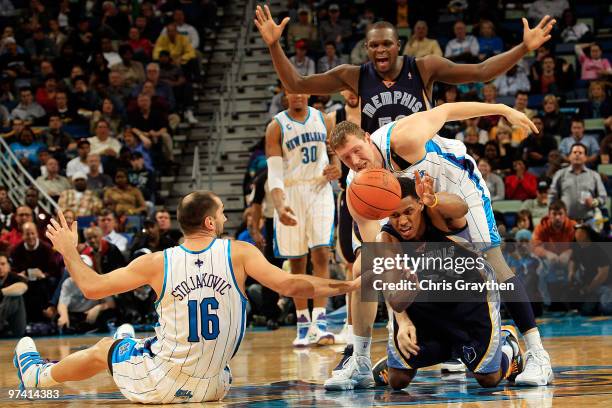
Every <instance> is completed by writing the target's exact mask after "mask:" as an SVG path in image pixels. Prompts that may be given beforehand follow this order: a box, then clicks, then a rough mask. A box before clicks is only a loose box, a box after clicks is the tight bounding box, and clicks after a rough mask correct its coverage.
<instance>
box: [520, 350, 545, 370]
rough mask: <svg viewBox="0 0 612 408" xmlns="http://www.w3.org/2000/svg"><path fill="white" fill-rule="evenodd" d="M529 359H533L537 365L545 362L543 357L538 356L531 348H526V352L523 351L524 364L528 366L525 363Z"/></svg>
mask: <svg viewBox="0 0 612 408" xmlns="http://www.w3.org/2000/svg"><path fill="white" fill-rule="evenodd" d="M530 359H533V360H534V361H535V362H536V364H537V366H541V365H543V364H544V362H545V361H544V357H542V356H539V355H538V354H537V353H535V352H533V351H531V350H527V352H526V353H525V366H527V367H529V366H530V365H529V364H527V363H528V362H529V360H530Z"/></svg>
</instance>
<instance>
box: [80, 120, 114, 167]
mask: <svg viewBox="0 0 612 408" xmlns="http://www.w3.org/2000/svg"><path fill="white" fill-rule="evenodd" d="M87 140H88V141H89V143H90V144H91V153H93V154H99V155H101V156H103V159H105V158H116V157H117V156H118V155H119V151H120V150H121V143H120V142H119V140H117V139H116V138H114V137H112V136H111V133H110V125H109V124H108V122H107V121H106V120H105V119H100V120H99V121H98V123H97V124H96V133H95V136H92V137H90V138H88V139H87Z"/></svg>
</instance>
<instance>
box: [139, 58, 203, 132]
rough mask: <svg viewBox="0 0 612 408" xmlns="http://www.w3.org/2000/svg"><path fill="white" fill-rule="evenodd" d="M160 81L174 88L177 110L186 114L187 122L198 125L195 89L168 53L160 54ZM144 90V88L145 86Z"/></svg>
mask: <svg viewBox="0 0 612 408" xmlns="http://www.w3.org/2000/svg"><path fill="white" fill-rule="evenodd" d="M159 69H160V71H159V80H160V81H161V82H165V83H166V84H168V85H169V86H171V87H172V92H173V94H174V96H175V99H176V100H177V108H178V109H180V110H181V111H183V112H184V115H183V116H184V117H185V120H187V122H189V123H190V124H192V125H195V124H196V123H198V120H197V119H196V118H195V116H194V115H193V106H194V104H195V103H194V99H193V87H192V85H191V81H188V80H187V77H186V76H185V74H184V73H183V69H182V68H181V67H180V66H179V65H177V64H174V62H173V61H172V58H171V57H170V53H169V52H168V51H161V52H160V53H159ZM143 90H144V86H143Z"/></svg>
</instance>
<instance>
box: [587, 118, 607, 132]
mask: <svg viewBox="0 0 612 408" xmlns="http://www.w3.org/2000/svg"><path fill="white" fill-rule="evenodd" d="M584 130H586V131H594V130H595V131H598V132H605V131H606V127H605V125H604V120H603V119H602V118H596V119H585V120H584Z"/></svg>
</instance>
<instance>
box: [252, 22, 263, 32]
mask: <svg viewBox="0 0 612 408" xmlns="http://www.w3.org/2000/svg"><path fill="white" fill-rule="evenodd" d="M253 22H254V23H255V27H257V29H258V30H259V31H260V32H261V24H259V20H257V19H255V20H253Z"/></svg>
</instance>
